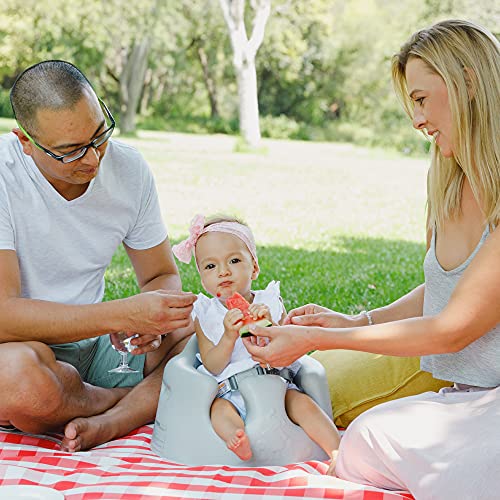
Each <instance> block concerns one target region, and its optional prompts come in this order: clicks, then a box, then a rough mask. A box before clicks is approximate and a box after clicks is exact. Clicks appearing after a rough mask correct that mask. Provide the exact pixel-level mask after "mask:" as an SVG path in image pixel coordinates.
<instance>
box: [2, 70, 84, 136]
mask: <svg viewBox="0 0 500 500" xmlns="http://www.w3.org/2000/svg"><path fill="white" fill-rule="evenodd" d="M84 90H91V91H92V85H91V84H90V82H89V81H88V80H87V78H86V77H85V75H84V74H83V73H82V72H81V71H80V70H79V69H78V68H77V67H76V66H74V65H73V64H71V63H69V62H66V61H58V60H52V61H42V62H39V63H37V64H34V65H33V66H30V67H29V68H27V69H25V70H24V71H23V72H22V73H21V74H20V75H19V76H18V77H17V78H16V81H15V82H14V85H13V86H12V89H11V91H10V102H11V105H12V110H13V112H14V116H15V117H16V120H17V121H18V122H19V123H20V124H21V125H22V126H23V128H25V129H26V131H27V132H28V133H29V134H30V135H31V134H33V135H36V133H37V122H36V116H37V112H38V111H39V110H40V109H50V110H60V109H68V108H72V107H73V106H74V105H75V104H76V103H77V102H79V101H80V99H81V98H82V97H83V96H84Z"/></svg>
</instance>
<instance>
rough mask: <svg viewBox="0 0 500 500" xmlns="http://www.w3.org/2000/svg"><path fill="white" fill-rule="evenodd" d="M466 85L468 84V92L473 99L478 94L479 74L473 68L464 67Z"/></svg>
mask: <svg viewBox="0 0 500 500" xmlns="http://www.w3.org/2000/svg"><path fill="white" fill-rule="evenodd" d="M464 76H465V85H467V93H468V94H469V99H470V100H471V101H472V99H474V96H475V95H476V88H477V76H476V73H475V72H474V70H473V69H472V68H464Z"/></svg>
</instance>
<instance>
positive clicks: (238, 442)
mask: <svg viewBox="0 0 500 500" xmlns="http://www.w3.org/2000/svg"><path fill="white" fill-rule="evenodd" d="M226 444H227V447H228V448H229V449H230V450H231V451H232V452H233V453H235V454H236V455H238V457H239V458H241V460H250V459H251V458H252V450H251V448H250V441H249V439H248V436H247V435H246V434H245V431H244V430H243V429H238V430H237V431H236V433H235V435H234V436H233V437H232V438H231V439H229V441H228V442H227V443H226Z"/></svg>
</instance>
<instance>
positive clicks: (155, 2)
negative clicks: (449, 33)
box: [0, 0, 500, 147]
mask: <svg viewBox="0 0 500 500" xmlns="http://www.w3.org/2000/svg"><path fill="white" fill-rule="evenodd" d="M271 5H272V7H271V14H270V17H269V20H268V22H267V26H266V30H265V36H264V39H263V42H262V45H261V47H260V49H259V52H258V54H257V57H256V61H255V62H256V75H257V83H258V99H259V108H260V114H261V117H264V119H261V126H262V133H263V134H264V135H273V134H287V133H288V134H289V136H292V137H300V138H312V139H327V140H339V139H347V140H362V141H364V142H368V143H370V142H377V143H382V144H384V143H386V144H392V145H394V144H399V145H400V146H401V147H405V144H412V141H414V140H415V138H416V136H414V135H413V134H411V131H409V129H408V126H407V124H406V123H405V124H404V125H403V121H406V118H405V117H404V115H403V113H402V112H401V110H400V109H399V105H398V103H397V102H396V99H395V97H394V94H393V91H392V88H391V84H390V71H389V67H390V59H391V56H392V54H393V53H395V52H396V51H397V50H398V49H399V47H400V45H401V44H402V43H403V42H404V41H405V40H406V39H407V38H408V36H409V35H410V34H411V33H412V32H413V31H415V30H416V29H419V28H422V27H424V26H427V25H429V24H431V23H433V22H436V21H438V20H441V19H444V18H451V17H461V18H468V19H471V20H474V21H476V22H479V23H480V24H483V25H485V26H487V27H488V28H489V29H490V30H492V31H493V32H494V33H495V34H496V35H497V36H498V35H499V34H500V7H499V5H498V2H491V0H423V1H422V0H308V1H307V2H304V1H303V0H273V2H272V4H271ZM246 21H247V25H248V26H250V24H249V21H251V20H250V19H247V20H246ZM43 59H65V60H68V61H71V62H73V63H74V64H76V65H77V66H79V67H80V68H81V69H82V70H83V71H84V72H85V73H86V75H87V76H88V77H89V79H90V80H91V82H92V83H93V84H94V86H95V88H96V90H97V92H98V93H99V94H100V95H101V96H102V97H103V98H104V99H105V100H106V102H107V103H108V104H109V105H110V107H111V109H112V110H113V112H114V114H115V115H117V116H118V117H119V118H120V121H121V122H122V125H126V120H127V119H129V123H132V125H131V126H130V127H129V128H131V129H133V127H134V122H135V116H132V118H130V116H129V115H130V114H131V115H134V114H135V113H137V114H138V119H139V123H145V122H147V124H148V125H154V126H157V127H165V126H168V124H169V122H170V123H175V124H176V125H175V126H178V125H177V124H179V123H181V122H180V121H182V122H183V123H186V122H189V123H201V122H200V120H205V123H211V124H212V125H211V126H212V128H211V129H210V130H216V131H232V130H234V129H235V128H236V125H235V124H236V123H237V121H238V87H237V71H236V70H235V67H234V65H233V50H232V47H231V42H230V38H229V36H228V31H227V28H226V25H225V22H224V17H223V12H222V9H221V7H220V5H219V2H216V1H215V0H195V1H193V0H175V1H174V0H142V1H141V2H128V1H125V0H107V1H106V2H101V1H98V0H87V1H86V2H77V1H76V0H22V1H21V0H3V1H2V3H1V5H0V114H8V111H9V110H8V104H7V103H8V99H6V96H7V94H8V90H9V89H10V87H11V85H12V83H13V81H14V79H15V77H16V75H17V74H18V73H19V72H20V71H21V70H22V69H24V68H25V67H27V66H28V65H30V64H33V63H35V62H38V61H40V60H43ZM127 113H128V114H127ZM125 128H126V127H125ZM403 130H405V131H408V132H402V131H403ZM405 134H407V135H405Z"/></svg>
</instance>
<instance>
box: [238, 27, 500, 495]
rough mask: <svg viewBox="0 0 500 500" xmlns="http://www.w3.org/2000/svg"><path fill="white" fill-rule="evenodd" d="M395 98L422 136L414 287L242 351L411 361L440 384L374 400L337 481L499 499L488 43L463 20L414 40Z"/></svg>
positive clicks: (494, 133)
mask: <svg viewBox="0 0 500 500" xmlns="http://www.w3.org/2000/svg"><path fill="white" fill-rule="evenodd" d="M392 74H393V82H394V84H395V88H396V92H397V94H398V96H399V97H400V98H401V100H402V101H403V103H404V105H405V109H406V111H407V112H408V114H409V115H410V117H411V118H412V120H413V126H414V127H415V128H417V129H419V130H422V131H423V132H424V133H426V134H427V135H428V136H432V137H433V138H434V146H433V152H432V163H431V167H430V170H429V176H428V223H427V229H428V252H427V255H426V258H425V261H424V271H425V283H424V284H422V285H420V286H419V287H417V288H416V289H415V290H413V291H411V292H410V293H408V294H407V295H405V296H404V297H402V298H401V299H399V300H397V301H396V302H394V303H392V304H390V305H388V306H387V307H383V308H380V309H375V310H372V311H370V312H363V313H361V314H359V315H357V316H346V315H343V314H340V313H336V312H334V311H330V310H328V309H325V308H322V307H320V306H316V305H307V306H303V307H300V308H298V309H295V310H293V311H291V312H290V313H289V315H288V317H287V319H286V321H285V324H286V325H288V326H282V327H273V328H266V329H262V328H255V331H254V333H255V334H256V335H260V336H267V337H269V338H270V342H269V344H268V345H267V346H264V347H261V346H256V345H251V344H250V343H247V348H248V350H249V351H250V352H251V354H252V355H253V356H254V359H256V360H257V361H259V362H261V363H270V364H271V365H273V366H285V365H288V364H290V363H291V362H292V361H294V360H295V359H297V358H298V357H299V356H301V355H302V354H304V353H306V352H308V351H311V350H314V349H318V350H328V349H353V350H357V351H367V352H372V353H379V354H388V355H393V356H422V368H423V369H424V370H426V371H429V372H431V373H432V374H433V375H434V376H435V377H436V378H441V379H444V380H451V381H453V382H454V383H455V384H454V386H453V387H452V388H446V389H442V390H441V391H440V392H439V393H433V392H427V393H425V394H421V395H418V396H413V397H409V398H403V399H400V400H397V401H392V402H389V403H384V404H382V405H379V406H377V407H375V408H373V409H371V410H369V411H367V412H366V413H364V414H363V415H361V416H360V417H359V418H357V419H356V420H355V421H354V422H353V424H352V425H351V426H350V427H349V428H348V430H347V431H346V433H345V435H344V437H343V439H342V441H341V445H340V450H339V456H338V460H337V465H336V472H337V474H338V476H339V477H341V478H343V479H347V480H351V481H355V482H359V483H365V484H370V485H374V486H378V487H381V488H386V489H390V490H398V489H403V490H409V491H410V492H411V493H412V494H413V495H414V496H415V498H416V499H425V500H428V499H439V500H445V499H462V498H463V499H472V498H478V499H479V498H480V499H482V500H484V499H493V498H498V495H499V491H500V472H499V471H500V431H499V427H498V425H499V422H500V265H499V264H500V229H499V228H498V225H499V221H500V161H499V160H500V143H499V141H500V92H499V86H500V51H499V43H498V40H497V39H496V38H495V37H494V36H493V35H492V34H491V33H489V32H488V31H487V30H485V29H484V28H482V27H480V26H477V25H474V24H472V23H470V22H466V21H458V20H450V21H443V22H441V23H438V24H436V25H434V26H432V27H430V28H428V29H424V30H422V31H419V32H417V33H416V34H414V35H413V36H412V37H411V38H410V40H409V41H408V42H407V43H406V44H405V45H404V46H403V47H402V49H401V51H400V52H399V53H398V54H397V55H396V56H395V57H394V59H393V66H392Z"/></svg>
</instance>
